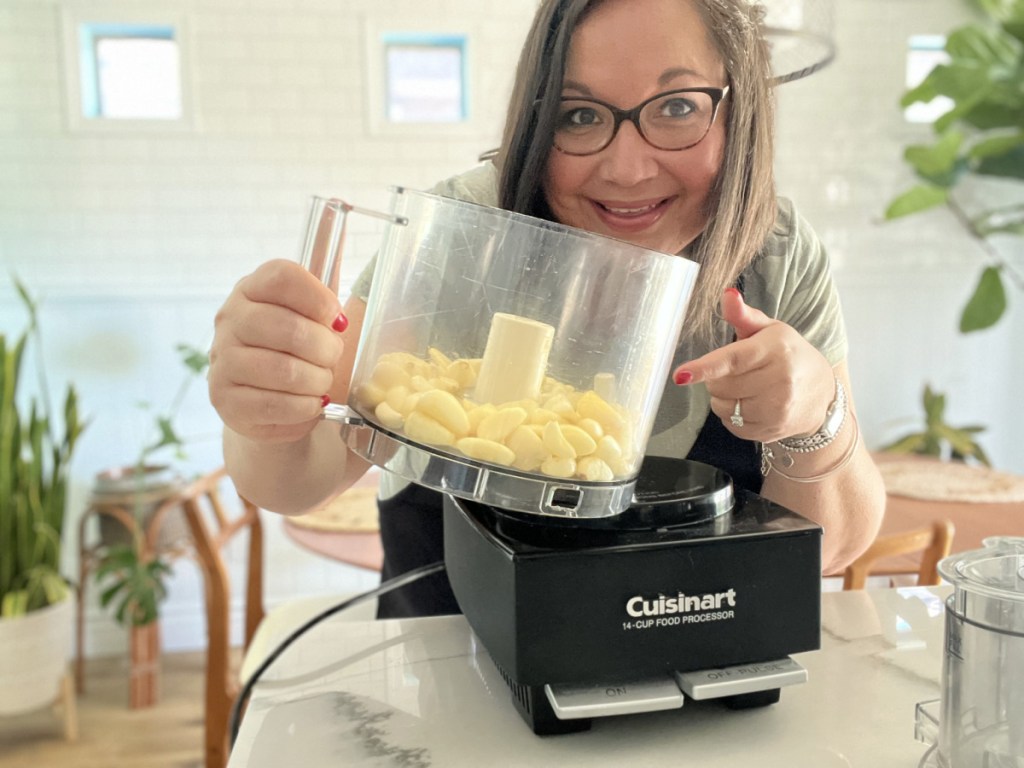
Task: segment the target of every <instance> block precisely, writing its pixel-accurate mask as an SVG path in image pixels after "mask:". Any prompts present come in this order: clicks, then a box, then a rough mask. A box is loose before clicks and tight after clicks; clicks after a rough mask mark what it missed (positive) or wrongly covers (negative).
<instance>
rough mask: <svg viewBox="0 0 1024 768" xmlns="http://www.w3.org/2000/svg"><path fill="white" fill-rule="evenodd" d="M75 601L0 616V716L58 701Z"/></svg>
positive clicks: (68, 599) (26, 710)
mask: <svg viewBox="0 0 1024 768" xmlns="http://www.w3.org/2000/svg"><path fill="white" fill-rule="evenodd" d="M74 610H75V609H74V600H73V599H72V597H71V594H70V592H69V594H68V596H67V597H66V598H65V599H64V600H62V601H61V602H59V603H56V604H54V605H50V606H47V607H46V608H42V609H40V610H38V611H32V612H31V613H29V614H27V615H25V616H18V617H15V618H8V619H0V715H15V714H21V713H23V712H31V711H32V710H35V709H41V708H43V707H46V706H49V705H51V704H53V703H54V701H56V700H57V697H58V695H59V693H60V690H61V682H62V680H63V678H64V675H65V674H66V673H67V670H68V659H69V658H70V657H71V634H72V623H73V621H74Z"/></svg>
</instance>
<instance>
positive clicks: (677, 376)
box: [672, 371, 693, 386]
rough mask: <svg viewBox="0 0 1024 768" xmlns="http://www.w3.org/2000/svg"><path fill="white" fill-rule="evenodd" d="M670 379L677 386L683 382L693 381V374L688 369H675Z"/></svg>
mask: <svg viewBox="0 0 1024 768" xmlns="http://www.w3.org/2000/svg"><path fill="white" fill-rule="evenodd" d="M672 380H673V381H674V382H675V383H676V384H678V385H679V386H683V384H689V383H690V382H691V381H693V374H692V373H690V372H689V371H676V372H675V373H674V374H673V375H672Z"/></svg>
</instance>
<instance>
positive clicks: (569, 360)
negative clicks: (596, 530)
mask: <svg viewBox="0 0 1024 768" xmlns="http://www.w3.org/2000/svg"><path fill="white" fill-rule="evenodd" d="M392 214H393V221H392V222H391V223H389V224H388V225H387V227H386V231H385V235H384V241H383V244H382V246H381V250H380V252H379V254H378V262H377V266H376V271H375V274H374V280H373V286H372V289H371V292H370V296H369V299H368V306H367V313H366V317H365V320H364V326H363V333H362V337H361V339H360V342H359V352H358V357H357V360H356V366H355V371H354V373H353V379H352V389H351V395H350V398H349V405H350V407H352V408H353V409H354V410H356V411H357V412H358V413H359V415H360V416H362V417H363V418H365V419H366V420H367V421H368V422H370V423H371V424H372V425H373V426H374V427H375V429H376V431H377V432H378V433H379V435H383V436H386V437H388V438H389V439H390V441H386V444H384V445H381V444H380V442H379V440H378V444H377V445H376V446H374V445H371V444H370V441H371V438H372V436H371V437H367V436H365V435H364V436H362V437H358V438H349V443H350V445H352V446H353V447H354V448H355V449H356V450H357V452H360V453H362V454H363V455H365V456H366V457H367V458H370V460H372V461H374V462H375V463H378V464H381V465H382V466H385V467H386V468H388V469H391V470H392V471H396V472H398V474H400V475H402V476H404V477H406V479H409V480H413V481H415V482H420V483H421V484H425V485H428V486H430V487H436V488H439V489H441V490H445V491H448V492H451V493H453V494H454V495H459V496H463V497H468V498H474V499H477V500H482V501H485V502H489V503H494V504H500V505H502V506H505V507H506V508H510V509H517V510H520V511H527V512H537V513H541V514H554V515H561V516H580V517H599V516H607V515H613V514H617V513H619V512H621V511H622V510H623V509H624V508H625V507H626V506H628V504H629V501H630V500H631V497H632V488H633V485H634V484H635V480H636V475H637V472H638V470H639V467H640V463H641V461H642V459H643V455H644V449H645V447H646V443H647V439H648V437H649V436H650V432H651V428H652V425H653V421H654V416H655V413H656V411H657V407H658V402H659V400H660V399H661V395H662V392H663V390H664V387H665V385H666V383H667V381H668V377H669V367H670V365H671V361H672V356H673V353H674V350H675V347H676V343H677V340H678V337H679V334H680V330H681V328H682V323H683V318H684V316H685V313H686V307H687V304H688V302H689V298H690V294H691V292H692V289H693V285H694V282H695V279H696V275H697V265H696V264H695V263H694V262H692V261H689V260H687V259H685V258H682V257H679V256H673V255H667V254H664V253H659V252H656V251H652V250H648V249H645V248H641V247H638V246H635V245H632V244H629V243H626V242H623V241H619V240H614V239H611V238H607V237H602V236H599V235H596V234H593V233H589V232H584V231H581V230H577V229H573V228H570V227H566V226H563V225H560V224H557V223H552V222H549V221H544V220H541V219H536V218H533V217H529V216H524V215H521V214H515V213H511V212H509V211H504V210H500V209H496V208H489V207H485V206H480V205H475V204H473V203H466V202H461V201H457V200H454V199H450V198H445V197H440V196H437V195H433V194H428V193H424V192H417V191H413V190H409V189H401V188H400V189H396V190H394V194H393V203H392ZM372 439H374V440H377V438H372ZM403 446H411V447H413V448H417V449H422V450H423V451H424V453H417V452H416V451H413V452H412V453H411V454H410V452H409V451H408V450H402V448H403ZM428 463H429V466H428ZM481 467H482V468H484V470H485V471H484V473H483V474H481V472H480V471H479V468H481Z"/></svg>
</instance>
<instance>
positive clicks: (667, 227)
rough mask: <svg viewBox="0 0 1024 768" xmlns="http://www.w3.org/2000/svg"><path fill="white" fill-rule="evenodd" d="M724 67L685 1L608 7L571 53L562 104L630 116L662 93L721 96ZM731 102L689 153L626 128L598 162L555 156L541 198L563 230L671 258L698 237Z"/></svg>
mask: <svg viewBox="0 0 1024 768" xmlns="http://www.w3.org/2000/svg"><path fill="white" fill-rule="evenodd" d="M726 84H727V83H726V74H725V67H724V66H723V64H722V62H721V60H720V59H719V56H718V53H717V52H716V51H715V49H714V47H713V46H712V44H711V41H710V40H709V39H708V36H707V34H706V32H705V30H704V24H703V22H702V20H701V18H700V14H699V13H698V11H697V10H696V9H695V8H694V7H693V5H692V4H691V3H690V2H689V1H688V0H606V2H604V3H602V4H601V5H599V6H598V7H597V8H596V9H595V10H594V11H592V12H591V14H590V15H589V16H588V17H587V18H586V20H585V21H584V22H583V23H582V24H580V26H579V27H578V28H577V29H576V32H575V33H574V35H573V39H572V43H571V45H570V48H569V56H568V62H567V67H566V72H565V81H564V84H563V87H562V97H578V98H593V99H598V100H601V101H604V102H607V103H609V104H611V105H613V106H616V107H618V108H619V109H632V108H633V107H635V106H636V105H638V104H639V103H640V102H642V101H643V100H645V99H647V98H650V97H651V96H654V95H656V94H659V93H662V92H663V91H668V90H672V89H675V88H690V87H698V86H711V87H718V88H720V87H723V86H725V85H726ZM727 104H728V100H727V101H726V102H723V104H722V106H721V108H720V109H719V115H718V117H717V119H716V120H715V122H714V125H712V127H711V130H710V131H709V132H708V134H707V136H705V137H704V139H703V140H702V141H701V142H700V143H699V144H697V145H696V146H694V147H691V148H689V149H684V150H681V151H668V150H661V149H656V148H654V147H652V146H651V145H650V144H648V143H647V142H646V141H645V140H644V139H643V138H642V137H641V136H640V134H639V133H637V130H636V126H635V125H634V124H633V123H631V122H623V123H622V124H621V125H620V127H619V130H618V133H616V135H615V138H614V139H613V140H612V142H611V144H609V145H608V146H607V147H605V148H604V149H603V150H601V151H600V152H598V153H596V154H592V155H585V156H578V155H567V154H565V153H563V152H560V151H558V150H557V149H552V151H551V155H550V156H549V158H548V164H547V169H546V173H545V176H544V194H545V196H546V199H547V201H548V205H549V206H550V207H551V210H552V212H553V213H554V215H555V218H556V219H557V220H558V221H560V222H561V223H563V224H567V225H569V226H573V227H578V228H580V229H586V230H589V231H591V232H596V233H598V234H602V235H608V236H610V237H616V238H619V239H621V240H627V241H629V242H632V243H635V244H637V245H642V246H644V247H647V248H651V249H654V250H658V251H663V252H666V253H678V252H679V251H680V250H681V249H682V248H683V247H684V246H686V245H687V244H688V243H690V241H692V240H693V239H694V238H695V237H696V236H697V235H698V234H700V232H701V231H702V230H703V229H704V226H705V223H706V216H705V214H704V211H705V209H706V205H705V204H706V202H707V198H708V195H709V194H710V190H711V188H712V186H713V184H714V181H715V178H716V176H717V174H718V170H719V167H720V165H721V162H722V155H723V151H724V147H725V123H726V114H725V113H726V110H727V108H728V107H727Z"/></svg>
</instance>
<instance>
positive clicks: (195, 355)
mask: <svg viewBox="0 0 1024 768" xmlns="http://www.w3.org/2000/svg"><path fill="white" fill-rule="evenodd" d="M177 349H178V352H180V353H181V361H182V362H183V363H184V364H185V367H186V368H188V369H189V370H190V371H192V373H195V374H197V375H198V374H201V373H202V372H203V371H205V370H206V369H207V368H208V367H209V365H210V356H209V355H208V354H206V353H205V352H203V351H202V350H200V349H196V348H195V347H190V346H189V345H188V344H179V345H178V347H177Z"/></svg>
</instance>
